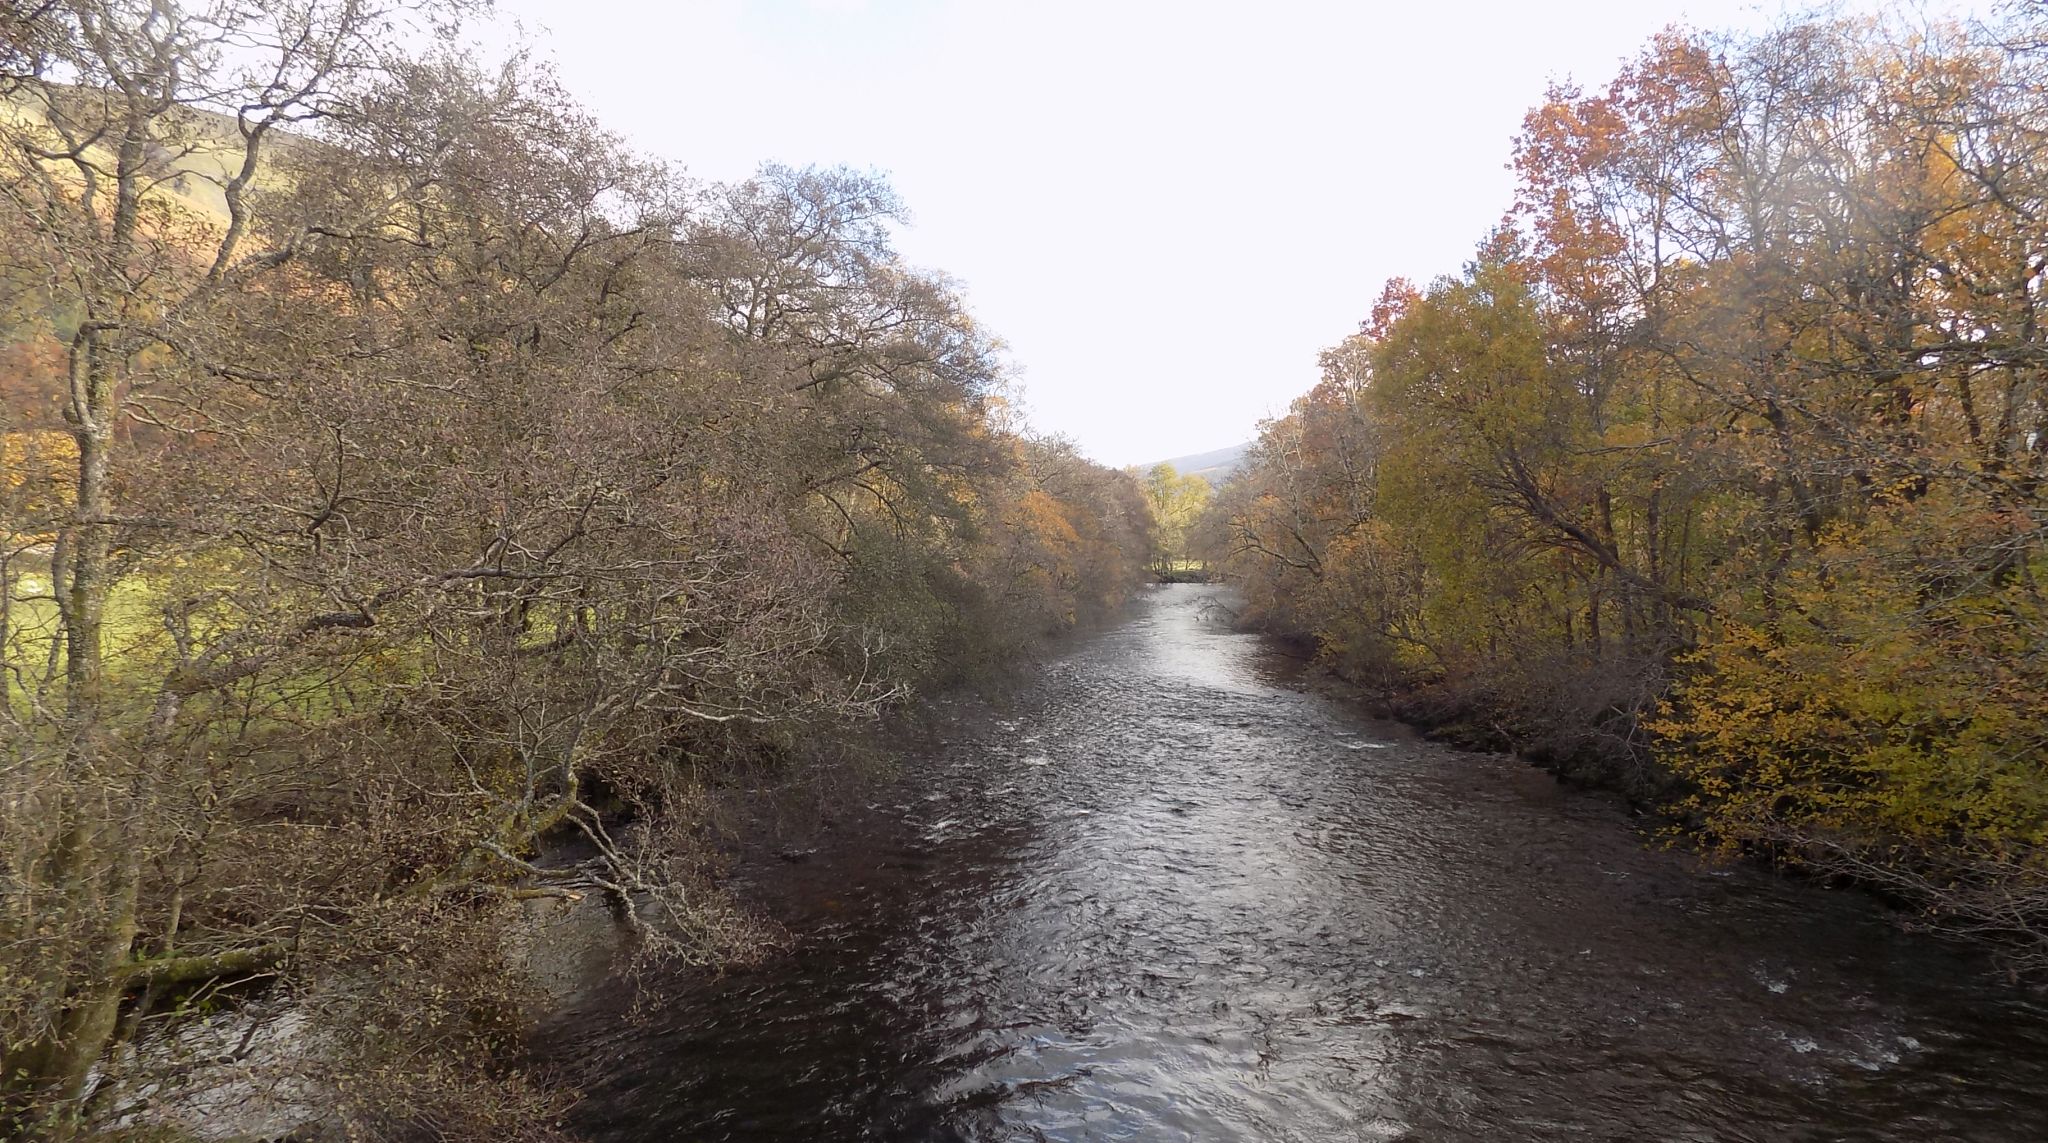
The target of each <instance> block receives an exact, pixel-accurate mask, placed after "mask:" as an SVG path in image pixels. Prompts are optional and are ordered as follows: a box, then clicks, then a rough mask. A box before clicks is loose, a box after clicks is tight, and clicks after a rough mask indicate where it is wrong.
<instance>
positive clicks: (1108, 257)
mask: <svg viewBox="0 0 2048 1143" xmlns="http://www.w3.org/2000/svg"><path fill="white" fill-rule="evenodd" d="M1779 10H1780V9H1779V8H1778V7H1777V6H1776V5H1772V6H1770V7H1768V8H1764V7H1759V6H1758V5H1757V4H1755V3H1754V2H1753V0H1741V2H1736V0H1684V2H1683V3H1680V2H1676V0H1587V2H1583V3H1572V2H1552V3H1532V2H1526V0H1525V2H1522V3H1476V2H1474V3H1467V2H1458V0H1405V2H1399V3H1380V2H1377V0H1351V2H1340V0H1324V2H1321V3H1313V2H1304V0H1246V2H1243V3H1208V2H1203V0H1181V2H1178V3H1172V2H1143V0H1131V2H1119V0H1073V2H1070V0H984V2H975V0H754V2H748V0H666V2H661V0H569V2H565V0H498V12H499V16H498V19H499V20H500V21H501V27H500V33H499V34H502V32H503V30H504V29H506V28H511V27H514V26H517V27H518V28H519V29H521V30H523V32H524V34H525V35H526V36H527V37H528V38H530V39H531V41H532V42H533V43H534V45H535V46H536V47H537V48H538V49H539V52H540V54H541V55H542V57H543V58H551V59H552V60H553V61H554V63H555V65H556V67H557V69H558V73H559V75H560V78H561V80H562V82H563V84H564V86H565V87H567V88H568V90H569V91H570V92H572V93H573V94H574V95H575V96H576V97H577V98H578V99H579V100H581V101H582V102H583V103H584V104H585V105H586V106H587V107H588V108H589V109H590V110H591V111H593V112H594V113H595V114H596V115H597V117H598V119H599V120H600V121H601V122H603V123H604V124H605V125H606V126H607V127H609V128H610V129H612V130H614V131H616V132H618V133H620V134H621V135H623V136H625V137H626V138H627V139H628V140H629V141H630V142H631V143H632V144H633V145H634V146H635V147H637V148H638V149H640V150H642V151H644V152H646V153H649V154H652V155H657V156H660V157H662V158H665V159H669V160H671V161H674V162H677V163H679V164H681V165H683V166H684V167H685V168H686V169H687V170H688V171H689V172H690V173H692V174H694V175H696V176H698V177H702V178H708V179H719V180H725V179H739V178H744V177H745V176H747V175H748V174H749V173H751V172H752V171H753V170H754V169H755V168H756V167H758V166H759V165H760V164H761V163H763V162H769V161H775V162H783V163H789V164H792V165H807V164H818V165H837V164H845V165H849V166H853V167H856V168H860V169H862V170H873V171H877V172H880V173H882V174H883V175H885V176H887V177H888V179H889V181H890V182H891V183H892V184H893V185H894V186H895V188H896V189H897V191H898V192H899V193H900V194H901V195H902V197H903V198H904V199H905V201H906V202H907V203H908V205H909V207H910V211H911V222H910V225H908V226H907V227H905V228H904V229H903V230H902V232H901V234H900V235H899V241H898V246H899V249H900V250H901V251H902V252H903V254H904V255H905V257H906V258H907V259H908V260H909V261H910V262H912V263H914V264H916V265H918V266H921V267H924V268H927V269H933V270H938V271H941V272H943V273H945V274H946V275H948V276H949V277H951V278H953V279H955V280H956V281H958V282H959V283H960V284H961V286H962V289H963V292H964V293H965V295H966V297H967V300H968V303H969V305H970V307H971V308H972V310H973V312H974V313H975V315H976V317H977V318H978V320H979V321H980V322H981V323H982V324H983V325H984V327H986V328H988V329H990V330H991V331H993V332H994V333H995V334H996V335H998V336H999V337H1000V338H1002V340H1003V341H1004V343H1005V344H1006V345H1007V347H1008V348H1007V360H1008V364H1009V367H1010V369H1011V372H1012V374H1013V376H1014V377H1015V379H1016V382H1017V384H1018V387H1019V389H1020V390H1021V394H1022V401H1023V404H1024V406H1025V408H1026V412H1027V415H1028V416H1029V418H1030V421H1031V423H1032V424H1033V425H1034V426H1035V427H1036V428H1037V429H1039V430H1041V431H1045V432H1053V433H1060V434H1063V435H1066V436H1069V437H1071V438H1073V439H1074V440H1075V441H1076V442H1077V443H1078V444H1079V445H1080V446H1081V448H1082V450H1083V451H1084V452H1086V453H1087V454H1088V455H1090V456H1092V457H1094V458H1095V459H1097V460H1100V461H1103V462H1106V463H1109V464H1114V465H1127V464H1139V463H1146V462H1150V461H1153V460H1158V459H1163V458H1167V457H1172V456H1178V455H1181V454H1186V453H1194V452H1200V451H1204V450H1207V449H1212V448H1217V447H1221V446H1224V445H1229V444H1234V443H1237V442H1240V441H1244V440H1248V439H1250V438H1251V437H1252V436H1253V435H1254V434H1255V432H1256V429H1257V425H1258V422H1259V421H1260V420H1261V419H1262V418H1266V417H1271V416H1277V415H1280V414H1283V413H1285V412H1286V410H1287V405H1288V402H1289V401H1291V400H1293V399H1294V398H1295V397H1297V396H1299V395H1300V394H1301V393H1303V392H1305V391H1306V390H1307V389H1308V388H1309V386H1311V385H1313V384H1314V383H1315V380H1316V356H1317V354H1318V353H1319V352H1320V351H1321V350H1322V349H1323V348H1324V347H1326V346H1329V345H1332V344H1334V343H1336V342H1337V341H1338V340H1340V339H1342V338H1343V337H1344V336H1345V335H1346V334H1348V333H1350V332H1351V331H1352V330H1353V329H1355V328H1356V326H1357V324H1358V322H1359V321H1360V320H1361V319H1362V318H1363V317H1364V316H1365V315H1366V312H1367V310H1368V309H1369V307H1370V306H1371V304H1372V301H1373V299H1374V298H1375V297H1377V296H1378V294H1379V291H1380V286H1381V284H1382V283H1383V282H1384V281H1385V280H1386V279H1387V278H1389V277H1392V276H1402V277H1406V278H1410V279H1412V280H1415V281H1417V282H1427V281H1428V280H1430V279H1432V278H1434V277H1436V276H1438V275H1440V274H1445V273H1454V272H1456V271H1457V270H1458V268H1459V267H1460V266H1461V265H1462V264H1463V263H1464V262H1465V261H1466V260H1467V258H1468V257H1469V256H1470V255H1471V253H1472V250H1473V248H1474V247H1475V246H1476V244H1477V243H1478V241H1479V240H1480V239H1481V238H1482V237H1483V236H1484V235H1485V233H1486V232H1487V230H1488V229H1489V228H1491V227H1492V226H1493V225H1494V224H1495V223H1496V222H1497V221H1498V220H1499V219H1500V218H1501V216H1502V214H1503V212H1504V211H1505V210H1506V208H1507V207H1508V205H1509V203H1510V200H1511V196H1512V193H1513V176H1512V174H1511V172H1510V171H1509V170H1508V169H1507V163H1508V159H1509V155H1510V146H1511V141H1512V139H1513V137H1514V135H1515V132H1516V130H1517V129H1518V127H1519V125H1520V122H1521V118H1522V115H1523V113H1524V112H1525V111H1527V110H1528V109H1529V108H1530V107H1531V106H1532V105H1533V104H1535V103H1536V102H1537V101H1538V100H1540V99H1541V98H1542V96H1543V93H1544V90H1545V87H1546V85H1547V84H1549V83H1550V82H1551V81H1553V80H1576V81H1578V82H1580V83H1583V84H1585V85H1586V86H1588V87H1595V86H1600V85H1604V84H1605V83H1606V82H1607V80H1608V79H1610V78H1611V77H1612V75H1613V73H1614V72H1615V70H1616V69H1617V67H1618V66H1619V64H1620V63H1621V61H1622V60H1623V59H1624V58H1626V57H1629V56H1631V55H1633V54H1634V53H1635V52H1636V51H1637V50H1638V49H1639V48H1640V47H1641V46H1642V45H1643V43H1644V42H1645V41H1646V40H1647V39H1648V38H1649V36H1651V35H1652V34H1653V33H1655V32H1656V31H1658V30H1659V29H1661V28H1663V27H1666V26H1668V25H1670V24H1673V23H1682V24H1687V25H1690V26H1694V27H1700V28H1710V29H1721V28H1736V27H1746V26H1754V25H1758V24H1761V23H1765V22H1768V20H1769V19H1770V17H1771V16H1772V14H1774V13H1776V12H1778V11H1779Z"/></svg>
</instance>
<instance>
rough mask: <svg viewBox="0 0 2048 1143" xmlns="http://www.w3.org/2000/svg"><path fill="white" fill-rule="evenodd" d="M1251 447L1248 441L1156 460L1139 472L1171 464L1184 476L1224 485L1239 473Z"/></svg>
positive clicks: (1139, 469)
mask: <svg viewBox="0 0 2048 1143" xmlns="http://www.w3.org/2000/svg"><path fill="white" fill-rule="evenodd" d="M1251 447H1252V442H1250V441H1246V442H1244V443H1243V444H1234V445H1231V446H1230V447H1228V448H1219V449H1211V450H1210V451H1208V452H1197V453H1190V454H1188V455H1187V456H1176V457H1172V458H1169V459H1167V460H1155V461H1153V462H1151V463H1150V464H1141V465H1139V466H1138V471H1139V472H1150V471H1152V470H1153V469H1154V468H1157V467H1158V466H1160V465H1162V464H1170V465H1172V466H1173V469H1174V471H1175V472H1178V473H1180V474H1181V475H1182V476H1188V475H1194V476H1199V477H1201V478H1202V479H1204V480H1207V481H1208V482H1209V483H1211V484H1222V483H1223V482H1224V481H1226V480H1229V479H1230V476H1231V474H1232V473H1234V472H1236V471H1237V468H1238V466H1239V465H1241V464H1243V463H1244V454H1245V451H1246V450H1248V449H1250V448H1251Z"/></svg>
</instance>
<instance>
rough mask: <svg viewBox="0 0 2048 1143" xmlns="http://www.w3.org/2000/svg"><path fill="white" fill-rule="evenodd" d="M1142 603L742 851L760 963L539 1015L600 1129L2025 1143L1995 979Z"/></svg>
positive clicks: (1185, 595) (2014, 1029) (2044, 1100)
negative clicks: (618, 1008) (649, 997)
mask: <svg viewBox="0 0 2048 1143" xmlns="http://www.w3.org/2000/svg"><path fill="white" fill-rule="evenodd" d="M1210 594H1211V593H1210V590H1209V589H1205V588H1198V587H1176V588H1170V589H1165V590H1162V591H1161V592H1160V593H1158V594H1157V595H1156V596H1154V597H1153V598H1151V599H1150V600H1149V601H1148V602H1147V604H1146V605H1145V607H1144V609H1143V610H1142V612H1141V614H1140V615H1139V616H1138V617H1137V618H1135V619H1134V620H1133V621H1132V622H1131V623H1129V624H1127V625H1125V626H1123V627H1121V628H1119V629H1117V630H1116V631H1114V632H1111V633H1109V634H1107V635H1105V636H1103V637H1101V638H1099V639H1097V640H1095V641H1093V642H1091V643H1090V644H1088V645H1087V646H1085V647H1083V648H1082V649H1080V650H1078V651H1077V652H1076V653H1074V654H1073V655H1071V656H1069V657H1067V658H1066V659H1064V660H1062V661H1060V662H1058V663H1055V664H1053V665H1052V666H1051V667H1050V668H1048V669H1047V671H1046V672H1045V674H1044V677H1043V680H1042V682H1041V683H1040V684H1039V685H1038V686H1037V687H1035V688H1034V689H1033V690H1032V692H1031V693H1030V694H1028V695H1026V696H1025V697H1024V699H1023V701H1021V702H1020V703H1019V704H1018V706H1017V708H1016V710H1015V711H1014V713H1013V714H1011V715H1010V716H1009V717H1008V718H1005V719H980V718H969V717H965V716H963V719H962V720H961V721H960V722H959V723H958V725H957V726H956V727H955V733H954V736H953V737H954V740H953V741H952V742H951V744H950V745H949V746H948V747H947V748H946V749H945V750H943V751H940V752H939V753H938V754H937V755H935V756H932V757H928V758H923V759H920V760H918V761H917V763H916V764H915V765H914V766H912V767H911V769H912V770H914V771H915V776H914V778H913V779H912V780H911V781H909V782H906V784H905V785H904V786H903V787H902V789H901V791H900V792H899V793H897V794H895V795H894V796H892V797H891V798H889V799H885V803H886V807H887V808H886V812H885V813H883V814H882V815H880V817H879V819H877V820H871V821H867V822H866V823H865V824H864V825H862V827H861V828H860V829H858V830H856V831H850V832H851V834H852V836H844V837H839V838H837V839H835V840H831V841H828V842H826V843H825V845H824V850H823V852H821V853H820V855H819V856H818V857H817V858H816V859H815V860H814V861H813V862H811V863H808V864H806V865H802V866H789V865H783V864H781V863H778V862H775V861H773V860H772V859H770V860H767V861H763V862H759V863H756V864H755V865H753V866H751V867H750V868H749V869H748V871H747V874H748V876H749V877H750V878H752V887H753V890H754V891H755V892H756V893H757V894H758V895H759V896H760V897H761V898H762V899H763V900H764V901H768V902H771V903H772V907H774V908H775V909H777V910H778V911H780V912H782V913H784V914H785V915H787V916H789V917H790V918H791V921H792V924H793V925H794V926H795V927H796V928H797V929H798V931H799V932H800V933H802V934H803V941H802V942H801V944H800V946H799V947H798V949H797V950H796V951H795V952H794V953H793V954H792V955H790V956H789V957H787V958H783V959H780V960H778V961H776V962H775V963H773V964H771V965H769V966H767V967H766V968H765V969H762V970H758V971H755V972H752V973H749V974H744V975H735V976H732V977H728V978H726V979H724V980H721V981H714V982H701V981H699V982H682V981H678V982H673V983H672V984H671V985H670V986H668V991H669V993H670V995H669V999H670V1000H672V1001H673V1003H672V1004H671V1006H670V1007H669V1008H668V1009H667V1010H666V1012H665V1014H664V1015H663V1016H662V1017H660V1018H659V1019H657V1020H656V1021H655V1022H654V1023H653V1024H651V1025H648V1026H640V1027H635V1026H630V1025H626V1024H623V1023H621V1022H620V1021H619V1020H617V1019H615V1018H614V1015H613V1013H612V1011H611V1009H610V1008H609V1007H608V1006H609V1005H616V1004H617V1002H618V1001H617V999H616V998H615V997H614V998H598V999H596V1000H594V1001H593V1002H592V1005H591V1008H590V1010H589V1011H587V1012H585V1013H584V1014H582V1015H581V1016H579V1017H578V1018H577V1020H576V1021H575V1022H574V1023H573V1024H572V1026H571V1027H570V1028H569V1029H568V1030H567V1033H566V1037H567V1042H568V1043H569V1045H570V1048H571V1051H572V1052H573V1053H574V1055H575V1056H576V1057H577V1058H579V1059H583V1060H586V1061H595V1062H596V1063H597V1064H598V1065H599V1066H598V1067H597V1068H595V1069H594V1070H593V1074H594V1075H595V1076H596V1077H598V1078H597V1082H596V1085H595V1090H594V1091H593V1094H592V1098H591V1100H590V1101H589V1102H588V1103H587V1104H586V1106H585V1107H584V1109H583V1110H582V1112H581V1113H580V1116H581V1126H583V1127H584V1128H585V1129H586V1130H587V1131H589V1132H590V1133H591V1134H592V1135H595V1136H598V1137H601V1138H612V1139H668V1138H676V1137H682V1138H702V1139H718V1138H730V1139H782V1138H805V1139H812V1138H841V1139H1060V1140H1083V1139H1086V1140H1112V1139H1147V1140H1155V1139H1225V1140H1227V1139H1245V1140H1295V1139H1298V1140H1356V1139H1463V1138H1471V1139H1496V1138H1532V1139H1533V1138H1573V1139H1585V1138H1595V1139H1599V1138H1611V1139H1640V1138H1662V1139H1772V1140H1776V1139H1801V1138H1812V1139H1822V1138H1826V1139H1900V1140H1905V1139H1913V1140H1919V1139H1929V1138H1971V1139H1992V1140H2004V1139H2011V1140H2021V1139H2025V1140H2036V1139H2040V1138H2043V1137H2048V1095H2044V1094H2043V1093H2044V1091H2048V1088H2044V1086H2043V1081H2044V1080H2048V1035H2044V1031H2043V1028H2044V1025H2043V1022H2042V1020H2041V1017H2042V1013H2041V1012H2040V1011H2039V1010H2038V1009H2037V1008H2036V1007H2035V1006H2034V1005H2033V1003H2032V1002H2031V1001H2029V1000H2027V999H2026V998H2024V997H2022V996H2019V995H2017V994H2014V993H2011V992H2009V991H2007V990H2004V989H2002V988H2001V987H1998V986H1996V985H1994V984H1992V983H1991V982H1989V981H1988V980H1987V979H1986V978H1985V977H1984V975H1983V974H1982V972H1981V971H1980V968H1981V966H1979V965H1977V964H1976V963H1975V962H1974V961H1971V960H1969V959H1968V958H1965V957H1963V956H1961V955H1959V954H1954V953H1951V952H1949V951H1947V950H1944V949H1942V948H1939V947H1936V946H1933V945H1931V944H1929V943H1926V942H1924V941H1918V940H1913V939H1909V938H1906V937H1903V936H1901V935H1900V934H1897V933H1895V932H1894V931H1892V930H1891V929H1890V928H1889V926H1888V925H1887V924H1886V923H1885V922H1884V920H1883V918H1882V917H1880V916H1878V915H1877V914H1876V913H1875V911H1874V910H1873V909H1872V908H1871V907H1870V906H1869V905H1868V904H1867V903H1865V902H1862V901H1860V900H1858V899H1856V898H1854V897H1852V896H1846V895H1835V894H1825V893H1821V892H1819V891H1816V890H1811V889H1807V888H1803V887H1799V886H1791V885H1785V884H1782V883H1778V882H1774V881H1772V880H1770V879H1767V878H1764V877H1761V876H1758V875H1755V874H1753V873H1749V872H1744V871H1726V870H1718V871H1717V870H1701V869H1697V868H1695V867H1694V866H1693V864H1692V863H1691V862H1689V861H1688V860H1687V859H1685V858H1683V857H1682V856H1679V855H1676V854H1671V853H1663V852H1656V851H1651V850H1647V849H1645V848H1644V847H1643V845H1642V843H1641V841H1640V839H1638V838H1637V837H1635V836H1634V835H1633V834H1632V833H1631V832H1630V831H1629V829H1628V828H1627V824H1626V822H1625V821H1624V820H1623V819H1622V817H1621V815H1620V814H1619V812H1618V811H1616V810H1615V809H1614V808H1612V807H1611V806H1608V805H1606V804H1605V803H1602V802H1600V801H1598V800H1596V799H1591V798H1586V797H1582V796H1577V795H1572V794H1568V793H1564V792H1560V791H1559V790H1558V789H1557V788H1556V787H1555V786H1554V785H1553V784H1552V783H1551V782H1550V781H1549V780H1548V779H1547V778H1545V777H1544V776H1542V775H1541V774H1538V773H1536V772H1534V771H1531V770H1529V769H1528V768H1526V767H1523V766H1520V765H1518V764H1515V763H1513V762H1512V761H1509V760H1505V759H1498V758H1489V757H1482V756H1476V755H1469V754H1460V753H1457V752H1454V751H1449V750H1446V749H1443V748H1440V747H1436V746H1432V745H1428V744H1425V743H1420V742H1417V741H1415V740H1414V739H1413V738H1412V736H1409V735H1407V734H1406V733H1405V732H1403V731H1401V730H1400V729H1399V728H1397V727H1391V726H1386V725H1382V724H1376V723H1373V722H1370V721H1368V720H1364V719H1361V718H1359V717H1357V716H1355V715H1354V714H1352V713H1351V712H1349V711H1348V710H1346V709H1344V708H1343V707H1341V706H1339V705H1337V704H1334V703H1331V702H1328V701H1326V700H1323V699H1320V698H1317V697H1314V696H1309V695H1304V694H1300V693H1296V692H1294V691H1292V690H1290V689H1288V688H1287V686H1286V685H1285V684H1286V666H1285V663H1284V661H1282V660H1280V659H1278V658H1277V657H1274V656H1272V655H1270V654H1269V653H1267V652H1266V651H1265V650H1264V649H1263V648H1262V645H1261V644H1260V643H1259V642H1258V641H1257V640H1255V639H1252V638H1250V637H1246V636H1242V635H1237V634H1233V633H1230V632H1229V631H1227V630H1225V629H1223V628H1222V627H1220V626H1219V625H1216V624H1214V623H1209V622H1205V620H1204V618H1203V616H1202V610H1203V605H1204V603H1205V601H1206V600H1207V599H1208V598H1209V597H1210Z"/></svg>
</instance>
